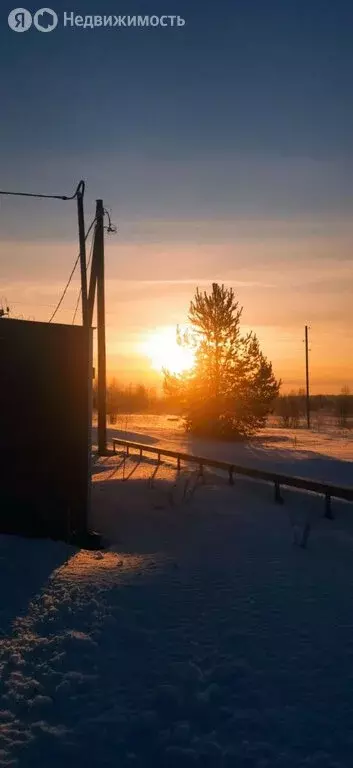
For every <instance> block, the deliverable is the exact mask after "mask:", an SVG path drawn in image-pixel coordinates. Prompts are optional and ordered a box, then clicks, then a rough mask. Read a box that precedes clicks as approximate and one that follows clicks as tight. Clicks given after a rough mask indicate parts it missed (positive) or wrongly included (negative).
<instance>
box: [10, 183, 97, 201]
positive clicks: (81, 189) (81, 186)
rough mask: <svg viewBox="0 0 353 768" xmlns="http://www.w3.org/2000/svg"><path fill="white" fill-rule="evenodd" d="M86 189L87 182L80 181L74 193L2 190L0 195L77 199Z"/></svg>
mask: <svg viewBox="0 0 353 768" xmlns="http://www.w3.org/2000/svg"><path fill="white" fill-rule="evenodd" d="M84 190H85V182H84V181H80V183H79V184H78V185H77V187H76V189H75V192H74V194H73V195H41V194H34V193H33V192H8V191H7V190H0V196H1V195H6V196H12V197H37V198H38V197H39V198H42V199H47V200H75V198H76V197H78V196H79V195H82V194H83V193H84Z"/></svg>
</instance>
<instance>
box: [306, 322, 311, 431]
mask: <svg viewBox="0 0 353 768" xmlns="http://www.w3.org/2000/svg"><path fill="white" fill-rule="evenodd" d="M305 373H306V420H307V425H308V429H310V389H309V343H308V326H307V325H306V326H305Z"/></svg>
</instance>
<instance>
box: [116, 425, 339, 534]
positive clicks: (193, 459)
mask: <svg viewBox="0 0 353 768" xmlns="http://www.w3.org/2000/svg"><path fill="white" fill-rule="evenodd" d="M117 445H121V446H123V447H125V448H126V453H127V455H129V452H130V448H131V449H134V450H137V451H139V454H140V456H141V457H142V455H143V453H153V454H155V455H156V456H157V458H158V462H160V460H161V456H168V457H169V458H173V459H176V460H177V468H178V471H180V469H181V462H182V461H184V462H188V463H193V464H198V465H199V470H200V475H201V476H202V475H203V470H204V467H206V466H207V467H213V468H214V469H222V470H224V471H225V472H227V474H228V478H229V483H230V484H231V485H234V479H235V477H236V475H240V476H242V477H250V478H252V479H254V480H260V481H263V482H266V483H273V484H274V498H275V502H276V503H278V504H283V498H282V496H281V486H285V487H287V488H297V489H299V490H301V491H309V492H311V493H316V494H319V495H320V496H324V498H325V517H327V518H329V519H333V514H332V508H331V499H332V498H335V499H343V500H344V501H353V487H350V486H338V485H332V484H331V483H321V482H320V481H318V480H311V479H309V478H306V477H290V476H289V475H284V474H281V473H279V472H271V471H268V470H264V469H254V468H251V467H243V466H240V465H238V464H230V463H228V462H225V461H218V460H216V459H208V458H205V457H203V456H194V455H193V454H189V453H182V452H181V451H171V450H169V448H163V447H160V446H151V445H146V444H145V443H135V442H133V441H131V440H122V439H120V438H117V437H113V451H114V453H115V447H116V446H117Z"/></svg>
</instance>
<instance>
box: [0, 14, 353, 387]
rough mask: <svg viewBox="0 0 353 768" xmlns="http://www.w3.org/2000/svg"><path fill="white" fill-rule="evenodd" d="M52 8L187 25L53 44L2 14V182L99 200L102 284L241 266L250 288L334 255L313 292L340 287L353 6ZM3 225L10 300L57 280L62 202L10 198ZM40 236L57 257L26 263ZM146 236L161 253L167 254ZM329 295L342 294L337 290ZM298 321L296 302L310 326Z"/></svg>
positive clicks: (2, 207)
mask: <svg viewBox="0 0 353 768" xmlns="http://www.w3.org/2000/svg"><path fill="white" fill-rule="evenodd" d="M37 7H38V6H35V7H34V6H30V7H29V10H31V11H32V12H33V11H35V10H37ZM51 7H52V8H53V9H54V10H55V11H56V12H57V13H58V15H59V17H60V19H61V18H62V15H63V12H64V10H66V11H68V12H70V11H71V10H73V11H74V12H75V13H77V14H81V15H88V14H94V13H96V14H106V15H109V14H114V13H116V14H118V13H120V14H122V15H123V14H130V15H135V14H139V13H140V14H143V15H144V14H150V15H151V14H157V15H161V14H163V13H170V14H180V16H182V17H184V18H185V19H186V25H185V27H183V28H174V29H170V28H168V29H144V28H142V29H135V28H130V29H120V30H119V29H117V28H115V29H110V30H109V29H95V30H90V29H86V30H83V29H70V28H66V29H64V28H62V26H61V25H60V26H59V27H58V28H57V29H56V30H55V31H53V32H52V33H48V34H42V33H39V32H38V31H37V30H35V29H33V28H32V29H31V30H29V31H28V32H26V33H23V34H16V33H14V32H12V31H11V30H10V29H9V28H8V25H7V15H8V13H9V11H10V10H11V9H12V8H13V5H8V4H6V5H5V6H3V9H2V10H1V23H0V57H1V59H2V62H1V65H2V67H1V69H2V73H3V76H2V79H1V84H0V98H1V105H2V110H1V113H2V120H1V139H2V140H1V143H0V168H1V184H0V187H1V188H8V189H17V188H20V189H22V190H25V191H26V190H28V191H33V190H34V191H36V190H39V191H42V192H47V193H52V192H53V193H61V192H62V193H66V192H70V191H71V190H73V188H74V187H75V185H76V183H77V182H78V180H79V179H80V178H84V179H85V180H86V182H87V218H89V217H90V216H91V214H92V211H93V205H94V200H95V198H96V197H103V199H104V201H105V203H106V205H107V206H109V207H110V208H111V210H112V213H113V217H114V219H115V220H116V221H117V223H118V224H119V225H120V236H119V237H118V239H117V241H116V245H115V246H114V245H112V246H110V249H111V250H110V251H109V252H111V254H112V255H111V261H110V265H109V263H108V278H109V275H110V277H111V279H112V281H113V280H114V279H118V277H119V278H121V279H124V278H126V279H131V272H133V271H134V272H135V277H136V279H137V278H138V275H140V276H142V277H144V279H145V278H146V276H149V277H150V278H151V279H156V280H157V279H158V278H163V279H171V280H173V279H175V280H180V279H181V276H183V277H185V278H187V279H189V278H190V279H194V278H195V281H197V279H210V280H211V279H212V277H213V275H214V274H215V273H217V274H218V273H220V277H223V275H224V276H225V278H227V277H229V279H231V278H232V279H233V278H234V274H235V273H237V272H239V273H241V274H242V275H243V276H244V275H245V277H246V274H245V273H246V270H245V267H249V259H250V258H251V260H252V263H251V266H252V270H253V272H252V274H251V275H248V279H249V280H250V281H251V282H256V280H255V277H256V270H257V268H258V269H260V270H261V265H263V264H264V263H267V264H268V269H269V271H271V270H272V272H273V271H274V272H275V269H276V264H278V261H279V260H281V259H282V265H283V267H284V268H285V269H288V270H289V271H288V275H291V274H292V272H293V270H294V271H295V264H296V263H300V264H301V265H302V269H304V267H305V265H306V264H307V263H308V260H310V259H313V264H314V262H315V264H316V261H317V262H318V263H321V261H322V260H324V261H325V263H326V266H324V267H323V274H322V275H319V274H318V271H317V269H316V272H315V270H314V272H315V274H316V288H315V287H313V294H314V293H318V294H319V293H320V291H321V294H322V292H323V284H322V280H324V282H325V280H326V281H331V285H333V281H332V264H334V263H335V262H337V270H338V276H337V279H338V286H339V285H340V286H341V287H342V285H343V284H344V285H345V286H346V285H347V272H346V271H345V272H344V277H343V278H342V281H343V282H342V281H341V283H340V279H339V269H340V266H339V265H340V264H341V263H342V262H347V261H349V259H350V258H351V256H350V254H351V245H352V240H351V234H352V233H351V230H350V228H349V227H350V219H351V210H352V206H353V181H352V179H353V174H352V171H353V167H352V165H353V163H352V160H353V99H352V74H353V45H352V42H353V33H352V30H353V5H352V3H351V2H348V0H347V1H346V0H336V1H335V2H333V1H332V0H331V2H327V1H326V0H306V1H304V0H269V1H268V2H264V0H227V2H226V1H225V0H220V1H219V2H217V3H210V2H208V1H207V0H206V1H205V2H197V3H196V2H195V0H188V2H184V0H163V2H160V0H150V1H148V2H147V0H140V1H139V2H138V1H137V0H125V3H119V10H118V9H117V4H116V3H112V2H106V3H105V2H102V1H101V0H100V2H99V3H98V2H96V3H93V2H92V0H89V1H88V2H87V1H86V2H85V3H82V5H75V7H72V6H70V4H67V3H66V2H65V3H62V2H60V3H59V2H53V3H52V4H51ZM4 73H5V76H4ZM0 230H1V234H0V237H1V240H2V241H3V243H5V245H4V247H3V249H2V251H1V252H0V278H1V279H2V280H3V283H4V285H6V290H7V292H8V293H10V294H11V291H9V290H8V288H9V285H11V280H13V281H14V284H15V283H16V286H17V287H16V288H15V289H14V295H15V293H16V297H17V298H18V291H19V285H18V281H19V279H20V280H21V284H22V283H23V282H26V280H27V281H30V280H32V279H33V278H35V279H38V278H39V276H41V277H42V278H43V280H44V277H45V279H46V281H47V282H46V285H47V283H48V281H49V282H50V280H52V281H56V280H57V281H58V284H59V282H60V280H61V281H65V277H66V274H67V271H68V270H69V267H70V264H71V261H72V249H71V250H70V245H73V243H74V239H75V211H74V209H73V208H72V207H71V208H70V207H69V204H67V203H66V204H64V203H63V204H61V203H41V204H38V203H32V202H28V201H20V202H16V203H15V202H14V201H13V200H9V199H7V200H5V199H3V200H2V201H1V204H0ZM43 240H44V241H46V240H47V241H50V242H51V243H53V244H55V247H54V246H53V248H49V249H48V251H47V253H44V251H43V254H42V255H41V256H38V255H37V256H36V255H35V254H34V251H33V250H31V249H30V248H29V245H28V244H30V243H31V242H33V243H34V244H35V243H38V242H41V241H43ZM9 242H12V243H13V250H12V251H11V253H12V257H11V259H10V260H9V259H8V258H7V254H8V243H9ZM21 242H22V243H25V245H26V247H27V251H26V249H23V248H21V247H20V244H21ZM63 243H66V244H67V248H66V250H65V249H63V248H62V244H63ZM153 243H157V244H158V247H159V248H162V252H163V255H162V256H161V259H160V261H158V258H157V259H156V258H155V257H154V256H153V254H152V251H151V244H152V245H153ZM230 243H232V244H233V245H234V248H233V250H232V249H229V247H228V246H229V244H230ZM16 244H17V245H16ZM210 244H211V245H212V246H213V248H214V257H212V256H211V255H210V251H209V245H210ZM144 245H146V248H147V246H148V248H147V250H144ZM135 246H136V248H137V246H138V249H137V250H136V248H135V251H134V252H133V257H132V251H131V249H133V247H135ZM28 248H29V250H28ZM171 248H172V251H170V250H168V249H171ZM178 248H179V250H177V252H178V256H177V257H176V256H175V253H176V250H175V249H178ZM114 249H115V250H114ZM129 249H130V250H129ZM190 249H191V251H192V253H193V254H194V255H193V256H192V257H190ZM127 252H129V253H130V254H131V258H130V259H126V258H124V253H127ZM168 253H172V254H174V255H173V256H172V257H171V258H170V259H169V258H168ZM183 254H184V255H183ZM195 254H196V255H195ZM271 254H272V255H271ZM147 258H148V259H150V261H147V262H146V259H147ZM315 260H316V261H315ZM132 265H133V266H132ZM109 269H110V272H109ZM325 270H326V271H325ZM328 274H329V276H330V277H327V275H328ZM19 276H20V277H19ZM108 278H107V279H108ZM288 279H292V278H289V277H288ZM337 279H336V283H337ZM16 281H17V282H16ZM303 281H304V282H305V275H304V276H303ZM314 282H315V281H314ZM336 283H335V284H336ZM325 285H326V283H325ZM326 288H327V290H328V284H327V286H326ZM21 290H22V289H21ZM55 290H56V283H55V286H54V283H53V286H52V288H50V286H49V284H48V285H47V291H48V296H49V294H50V296H49V298H47V301H53V300H54V298H53V296H54V294H55ZM332 290H333V292H334V296H335V301H336V302H338V301H339V291H340V288H339V287H337V286H336V288H335V287H334V286H333V288H332ZM1 293H2V291H1V287H0V295H1ZM51 293H53V296H52V297H51ZM183 296H184V294H183ZM50 297H51V298H50ZM9 298H11V297H9ZM14 300H15V299H14ZM292 300H293V302H294V300H295V296H294V295H293V296H292ZM112 302H114V300H113V299H112ZM271 302H272V300H271ZM252 303H253V305H254V306H255V304H256V301H255V299H254V300H253V302H252ZM250 305H251V302H250ZM114 306H115V305H114ZM175 306H176V305H175ZM287 306H288V304H287ZM312 306H313V303H312V297H311V300H309V299H308V307H310V308H311V309H312ZM178 308H179V305H178ZM178 311H179V310H178ZM332 311H333V310H332ZM342 311H343V310H342ZM167 314H168V313H167ZM174 314H175V312H174V313H173V318H172V319H171V316H169V315H168V316H167V317H166V322H174ZM313 314H314V313H313ZM306 316H307V310H306V307H303V323H304V322H305V320H306ZM151 317H152V316H151ZM256 317H257V316H256ZM314 319H315V318H314ZM249 320H250V321H251V316H250V318H249ZM341 321H342V324H344V322H345V316H343V315H342V318H341ZM347 321H348V318H347ZM256 322H257V319H256ZM278 322H280V321H279V320H278ZM298 322H299V320H298ZM320 322H322V320H320ZM276 323H277V319H276ZM343 383H344V382H343Z"/></svg>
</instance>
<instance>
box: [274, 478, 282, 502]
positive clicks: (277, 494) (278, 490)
mask: <svg viewBox="0 0 353 768" xmlns="http://www.w3.org/2000/svg"><path fill="white" fill-rule="evenodd" d="M275 502H276V504H283V498H282V496H281V486H280V484H279V482H278V480H275Z"/></svg>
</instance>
